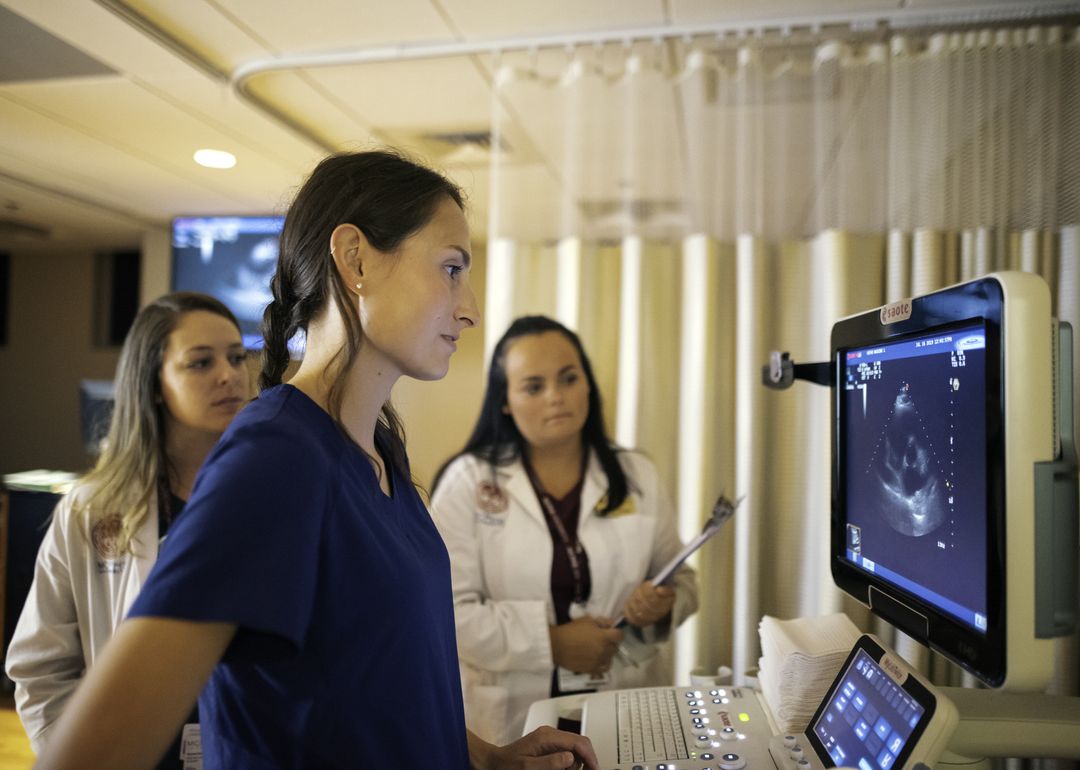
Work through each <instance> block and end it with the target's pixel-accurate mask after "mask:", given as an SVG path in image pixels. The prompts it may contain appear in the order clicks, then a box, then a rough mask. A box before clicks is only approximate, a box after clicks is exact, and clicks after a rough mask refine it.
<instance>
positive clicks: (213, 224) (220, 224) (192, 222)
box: [172, 216, 303, 357]
mask: <svg viewBox="0 0 1080 770" xmlns="http://www.w3.org/2000/svg"><path fill="white" fill-rule="evenodd" d="M284 222H285V219H284V217H275V216H207V217H177V218H176V219H174V220H173V223H172V289H173V291H200V292H203V293H204V294H209V295H211V296H213V297H216V298H217V299H219V300H221V301H222V302H224V303H225V305H226V306H227V307H228V308H229V309H230V310H232V312H233V313H234V314H235V315H236V318H237V320H239V321H240V331H241V333H242V334H243V338H244V347H246V348H248V349H249V350H258V349H259V348H261V347H262V346H263V339H262V335H261V331H260V330H261V327H262V315H263V310H264V309H265V308H266V306H267V305H268V304H270V299H271V294H270V279H271V277H273V275H274V269H275V267H276V266H277V258H278V249H279V237H280V235H281V228H282V225H283V224H284ZM289 349H290V351H291V352H292V353H293V355H294V356H295V357H298V356H299V355H300V354H301V353H302V350H303V343H302V342H301V341H300V338H299V335H298V337H297V338H296V339H293V340H291V341H290V343H289Z"/></svg>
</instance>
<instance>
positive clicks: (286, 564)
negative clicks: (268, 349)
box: [129, 385, 469, 770]
mask: <svg viewBox="0 0 1080 770" xmlns="http://www.w3.org/2000/svg"><path fill="white" fill-rule="evenodd" d="M391 481H392V488H393V496H392V497H387V496H386V495H384V494H383V493H382V491H381V489H380V488H379V484H378V480H377V478H376V476H375V472H374V470H373V468H372V466H371V464H370V462H368V460H367V459H366V458H365V457H364V455H363V453H362V452H361V451H360V450H359V449H358V448H357V447H356V446H355V445H354V444H352V443H351V442H350V441H348V440H347V439H346V438H345V437H344V436H343V435H342V433H341V431H340V430H339V428H338V426H337V425H336V424H335V423H334V422H333V420H331V419H330V417H329V416H328V415H327V414H326V412H324V411H323V410H322V409H321V408H320V407H319V406H318V405H316V404H315V403H314V402H313V401H311V400H310V399H309V398H308V397H307V396H306V395H304V394H303V393H302V392H301V391H299V390H297V389H296V388H293V387H292V386H288V385H280V386H277V387H274V388H271V389H269V390H267V391H264V392H263V394H262V395H261V396H260V397H259V398H258V399H257V400H256V401H254V402H253V403H251V404H249V405H248V406H247V407H245V408H244V410H243V411H242V412H241V413H240V414H239V415H238V416H237V418H236V420H234V421H233V424H232V425H231V426H230V427H229V429H228V430H227V431H226V433H225V435H224V436H223V437H222V439H221V441H220V442H219V443H218V445H217V447H215V449H214V450H213V452H212V453H211V454H210V456H209V458H207V461H206V463H205V464H204V466H203V468H202V470H201V471H200V473H199V477H198V479H197V480H196V483H195V488H194V490H193V492H192V496H191V499H190V500H189V501H188V504H187V506H185V508H184V512H183V513H182V514H181V515H180V517H179V518H178V519H177V521H176V522H175V524H173V526H172V527H171V528H170V531H169V536H168V538H167V539H166V541H165V544H164V546H163V548H162V551H161V555H160V558H159V560H158V562H157V564H156V565H155V566H154V569H153V571H152V572H151V574H150V577H149V579H148V581H147V583H146V586H145V587H144V588H143V590H142V592H141V593H140V594H139V596H138V598H137V599H136V601H135V604H134V606H133V607H132V609H131V612H130V613H129V614H130V616H132V617H136V616H155V617H166V618H178V619H184V620H196V621H218V622H227V623H234V624H236V625H237V626H238V631H237V635H236V638H235V639H234V641H233V643H232V644H231V645H230V647H229V648H228V650H227V651H226V653H225V656H224V657H223V658H222V660H221V662H220V663H219V664H218V665H217V667H216V668H215V669H214V672H213V674H212V675H211V677H210V681H209V683H208V684H207V686H206V689H205V690H204V691H203V693H202V695H201V697H200V698H199V713H200V717H201V723H202V735H203V761H204V766H205V767H206V768H208V770H210V769H212V768H263V767H266V768H271V767H273V768H286V767H288V768H315V767H319V768H325V767H440V768H461V769H462V770H464V769H465V768H468V767H469V759H468V747H467V743H466V739H465V718H464V711H463V706H462V698H461V681H460V674H459V669H458V661H457V645H456V640H455V636H454V607H453V597H452V592H451V586H450V561H449V557H448V556H447V552H446V547H445V546H444V545H443V542H442V539H441V538H440V537H439V534H438V532H437V530H436V529H435V526H434V524H433V523H432V521H431V517H430V516H429V515H428V512H427V509H426V508H425V507H424V504H423V502H422V501H421V500H420V498H419V496H418V495H417V493H416V490H415V488H414V487H413V485H412V483H411V482H410V481H409V480H408V479H406V478H403V477H402V476H401V475H400V474H398V473H396V472H394V473H393V475H392V476H391Z"/></svg>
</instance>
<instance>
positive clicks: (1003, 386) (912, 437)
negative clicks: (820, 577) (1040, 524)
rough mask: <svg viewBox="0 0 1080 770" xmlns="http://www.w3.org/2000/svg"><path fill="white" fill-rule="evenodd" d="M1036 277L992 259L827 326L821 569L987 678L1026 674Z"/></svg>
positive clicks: (996, 681) (1033, 667)
mask: <svg viewBox="0 0 1080 770" xmlns="http://www.w3.org/2000/svg"><path fill="white" fill-rule="evenodd" d="M1052 323H1053V322H1052V319H1051V317H1050V296H1049V290H1048V288H1047V286H1046V284H1045V282H1043V281H1042V280H1041V279H1040V278H1038V277H1036V276H1032V275H1028V274H1024V273H1001V274H995V275H991V276H988V277H986V278H983V279H980V280H977V281H973V282H970V283H966V284H961V285H959V286H955V287H952V288H948V289H944V290H942V291H939V292H935V293H933V294H930V295H927V296H924V297H918V298H914V299H910V300H905V301H904V302H901V303H895V304H893V305H888V306H885V307H883V308H880V309H878V310H874V311H872V312H868V313H862V314H860V315H856V316H851V317H849V318H846V319H843V320H841V321H839V322H838V323H837V324H836V325H835V326H834V327H833V335H832V350H833V355H832V366H833V367H834V376H835V383H836V387H835V388H834V390H833V398H834V401H833V417H834V420H833V424H834V427H835V429H834V433H833V458H834V463H833V518H832V537H831V541H832V544H831V554H832V558H831V566H832V572H833V577H834V580H835V582H836V583H837V585H838V586H840V587H841V588H842V589H843V590H845V591H847V592H848V593H850V594H851V595H853V596H854V597H856V598H857V599H859V600H860V601H862V602H863V603H865V604H866V605H868V606H869V607H870V608H871V609H872V610H873V611H874V612H875V613H876V614H878V615H879V616H881V617H883V618H884V619H885V620H887V621H889V622H890V623H892V624H893V625H894V626H896V627H897V628H899V629H900V630H901V631H904V632H905V633H907V634H908V635H910V636H912V637H914V638H915V639H917V640H919V641H921V642H922V643H924V644H927V645H928V646H930V647H931V648H933V649H935V650H938V651H939V652H941V653H942V654H944V655H945V656H946V657H948V658H950V659H951V660H954V661H955V662H957V663H958V664H959V665H961V666H962V667H964V668H965V669H967V670H968V671H970V672H971V673H973V674H975V676H977V677H978V678H979V679H981V680H982V681H984V682H986V683H988V684H990V685H992V686H1006V687H1009V688H1010V689H1041V688H1043V687H1044V686H1045V685H1046V683H1047V681H1048V680H1049V677H1050V675H1051V667H1052V661H1053V647H1052V640H1049V639H1042V638H1038V637H1037V636H1036V631H1035V625H1036V624H1035V619H1034V615H1033V605H1034V596H1035V561H1036V553H1035V525H1034V512H1033V509H1034V497H1035V494H1034V490H1033V477H1034V466H1035V463H1037V462H1040V461H1048V460H1051V459H1053V457H1054V453H1055V449H1054V430H1053V415H1052V412H1053V400H1054V394H1053V391H1052V381H1053V360H1052V349H1053V333H1052V329H1053V326H1052Z"/></svg>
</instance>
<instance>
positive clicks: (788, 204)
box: [486, 26, 1080, 693]
mask: <svg viewBox="0 0 1080 770" xmlns="http://www.w3.org/2000/svg"><path fill="white" fill-rule="evenodd" d="M849 37H850V38H851V39H842V38H839V37H830V38H824V37H821V36H817V37H813V38H811V37H796V36H777V37H775V38H773V37H769V36H763V37H761V38H754V39H743V40H738V41H734V42H730V41H728V42H725V41H724V40H709V41H692V42H688V41H681V40H680V41H666V42H661V43H655V44H653V43H650V44H641V45H633V46H619V47H585V48H581V49H578V50H574V51H570V52H566V51H555V52H540V53H532V54H528V55H522V56H521V57H520V58H518V59H515V58H514V57H513V56H508V57H507V58H506V59H505V60H504V66H503V67H502V69H501V71H500V72H499V74H498V77H497V93H496V110H495V113H496V118H495V126H494V131H493V133H494V141H493V146H494V162H493V165H492V179H491V186H492V199H493V201H494V205H493V210H492V216H491V223H490V231H489V274H488V283H487V291H488V295H487V314H486V322H487V331H486V334H487V340H488V345H489V346H490V345H491V344H493V343H494V340H495V339H497V338H498V336H499V335H501V333H502V332H503V330H504V329H505V327H506V324H507V323H508V322H509V321H510V319H511V318H513V317H514V316H516V315H519V314H521V313H524V312H545V313H549V314H552V315H556V316H558V317H559V318H560V319H562V320H563V321H564V322H566V323H568V324H569V325H570V326H572V327H574V328H577V329H578V330H579V331H580V332H581V334H582V336H583V339H584V342H585V344H586V347H587V349H588V351H589V353H590V355H591V357H592V358H593V360H594V364H595V365H596V369H597V374H598V377H599V378H600V381H601V388H602V390H603V396H604V400H605V409H606V411H607V414H606V418H607V420H608V425H609V427H610V428H611V430H612V434H613V435H614V436H615V438H616V440H617V441H618V442H619V443H622V444H625V445H631V446H636V447H638V448H641V449H643V450H644V451H646V452H647V453H648V454H649V455H650V456H651V457H652V458H653V459H654V461H656V463H657V465H658V467H659V468H660V470H661V473H662V474H663V477H664V479H665V480H666V482H667V487H668V490H669V492H670V494H671V495H672V496H673V499H674V500H675V501H676V504H677V508H678V511H679V516H680V527H681V531H682V534H683V536H684V538H689V537H690V536H692V535H693V534H695V533H696V532H697V531H698V530H699V528H700V526H701V523H702V521H703V519H704V517H705V516H706V515H707V514H708V512H709V510H710V509H711V505H712V502H713V501H714V500H715V498H716V496H717V495H718V494H719V493H720V492H721V491H725V492H726V493H727V494H728V495H734V496H744V497H745V499H744V502H743V503H742V505H741V507H740V508H739V511H738V514H737V516H736V519H735V522H734V525H733V526H730V527H729V528H728V529H727V531H725V532H724V533H723V534H722V535H721V536H719V537H718V538H717V539H716V540H715V541H713V542H711V543H710V544H708V545H707V546H706V547H705V548H704V549H703V550H702V552H701V553H700V554H699V556H698V558H697V566H698V568H699V570H700V575H701V581H702V586H703V591H702V595H703V606H702V609H701V611H700V612H699V614H698V616H697V618H696V619H695V620H694V621H693V622H692V623H690V624H688V626H687V627H686V628H684V629H682V630H681V632H680V635H679V637H678V641H677V645H676V647H677V650H676V655H675V669H674V675H675V678H676V681H684V680H685V679H686V675H687V673H688V671H689V669H690V668H691V667H692V666H704V667H706V668H709V669H711V668H715V667H716V666H718V665H721V664H722V665H730V666H731V667H732V668H733V669H734V670H735V672H736V674H737V675H738V674H741V673H744V672H748V671H750V670H751V669H753V668H754V667H755V666H756V665H757V658H758V654H759V648H758V638H757V625H758V622H759V620H760V618H761V616H762V615H764V614H770V615H776V616H780V617H794V616H800V615H815V614H823V613H829V612H834V611H837V610H840V609H843V610H845V611H847V612H848V613H849V614H850V615H851V617H852V618H853V619H854V620H855V621H856V623H857V624H858V625H860V626H862V627H864V628H867V629H873V630H877V631H878V632H879V633H887V632H888V629H887V628H884V627H882V626H881V624H875V623H874V622H873V621H872V619H871V618H870V617H869V615H868V614H867V612H866V611H865V610H864V609H863V608H862V607H861V606H859V605H858V604H857V603H855V602H854V601H852V600H850V599H848V598H846V597H844V596H843V595H841V594H840V593H839V592H838V591H837V590H836V589H835V588H834V587H833V585H832V580H831V576H830V574H829V569H828V559H827V554H828V538H829V507H830V488H829V485H830V466H829V463H830V459H829V452H830V448H829V432H828V431H829V400H828V399H829V393H828V391H827V389H825V388H821V387H818V386H814V385H810V384H805V383H799V384H797V385H796V386H795V387H793V388H792V389H790V390H787V391H783V392H777V391H771V390H768V389H766V388H764V387H763V386H762V385H761V374H760V372H761V367H762V365H763V364H764V363H765V361H766V359H767V355H768V353H769V351H770V350H787V351H790V353H791V355H792V357H793V359H794V360H796V361H824V360H827V359H828V357H829V353H830V350H829V335H830V330H831V327H832V325H833V323H834V322H835V321H836V320H837V319H838V318H841V317H843V316H845V315H849V314H851V313H854V312H858V311H861V310H865V309H868V308H873V307H877V306H879V305H881V304H883V303H884V302H885V301H887V300H893V299H897V298H901V297H906V296H913V295H917V294H921V293H924V292H927V291H931V290H933V289H936V288H939V287H941V286H944V285H948V284H949V283H953V282H956V281H959V280H967V279H970V278H974V277H977V276H979V275H983V274H985V273H987V272H990V271H992V270H997V269H1022V270H1028V271H1031V272H1037V273H1040V274H1041V275H1043V276H1044V277H1045V278H1046V279H1047V281H1048V282H1049V283H1050V285H1051V287H1052V290H1053V291H1054V293H1055V294H1054V296H1055V298H1056V304H1057V306H1056V312H1057V313H1058V315H1059V316H1060V317H1061V318H1062V319H1063V320H1070V321H1072V322H1073V324H1074V326H1075V325H1077V323H1078V321H1080V318H1078V316H1080V152H1078V150H1080V148H1078V147H1077V143H1078V141H1080V140H1078V139H1077V137H1078V136H1080V117H1078V115H1080V94H1078V93H1077V92H1078V89H1080V65H1078V61H1080V58H1078V52H1080V38H1078V37H1077V31H1076V29H1075V28H1074V27H1069V26H1046V27H1031V28H1023V29H995V30H972V31H968V32H961V33H949V34H932V33H929V32H926V33H922V32H919V33H916V32H905V33H904V34H903V35H899V34H897V35H892V36H888V37H887V38H886V39H883V38H882V36H881V35H880V34H876V35H875V36H874V37H875V39H874V40H866V39H865V38H864V39H858V37H857V35H856V33H854V32H852V33H849ZM1078 407H1080V404H1078ZM895 641H896V643H897V645H898V647H900V648H901V651H902V652H904V653H905V654H907V655H908V656H909V657H910V658H912V659H914V660H915V662H916V663H920V664H923V665H930V661H929V660H928V659H927V656H926V654H925V653H924V652H923V651H922V650H921V649H918V648H917V646H915V645H913V644H909V643H907V642H905V640H903V639H897V640H895ZM1061 650H1062V656H1061V657H1062V664H1061V671H1060V674H1059V678H1058V680H1057V682H1056V684H1055V686H1056V687H1057V688H1059V691H1061V692H1073V693H1075V692H1077V686H1078V684H1080V682H1078V681H1077V677H1078V673H1077V670H1076V669H1077V664H1076V658H1077V651H1076V646H1075V640H1063V641H1062V643H1061ZM939 675H940V676H942V677H955V674H954V673H952V672H948V671H945V672H943V673H940V674H939Z"/></svg>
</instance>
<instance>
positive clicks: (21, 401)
mask: <svg viewBox="0 0 1080 770" xmlns="http://www.w3.org/2000/svg"><path fill="white" fill-rule="evenodd" d="M93 296H94V257H93V254H92V253H89V252H80V251H77V250H75V249H72V248H66V247H45V248H43V247H33V248H28V249H26V250H22V251H20V250H19V249H12V251H11V308H10V310H11V316H10V326H9V337H8V344H7V346H6V347H2V348H0V473H11V472H14V471H24V470H30V469H33V468H51V469H57V470H76V471H78V470H84V469H85V467H86V465H87V462H88V456H87V455H86V454H85V453H84V452H83V448H82V438H81V434H80V424H79V380H81V379H111V378H112V376H113V372H114V370H115V369H116V361H117V358H118V357H119V353H120V349H119V348H98V347H95V346H94V344H93V339H92V335H93V329H94V322H93V321H94V319H93Z"/></svg>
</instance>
